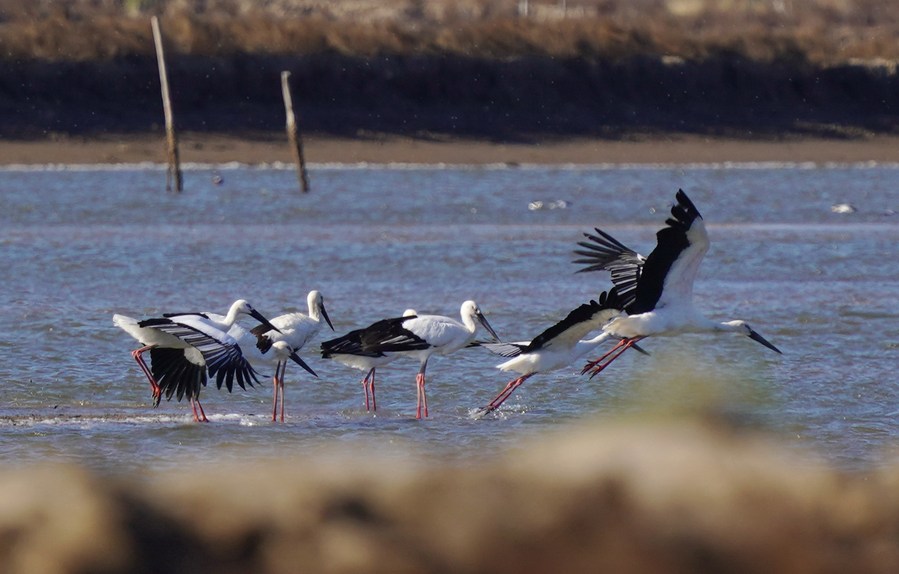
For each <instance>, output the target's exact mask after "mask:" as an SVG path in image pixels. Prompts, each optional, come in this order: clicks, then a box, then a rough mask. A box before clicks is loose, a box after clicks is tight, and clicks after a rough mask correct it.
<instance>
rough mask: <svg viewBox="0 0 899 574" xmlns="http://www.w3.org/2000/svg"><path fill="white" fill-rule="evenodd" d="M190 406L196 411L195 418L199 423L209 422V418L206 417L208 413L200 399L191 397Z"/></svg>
mask: <svg viewBox="0 0 899 574" xmlns="http://www.w3.org/2000/svg"><path fill="white" fill-rule="evenodd" d="M190 408H191V409H192V410H193V412H194V420H195V421H196V422H198V423H208V422H209V419H207V418H206V413H205V412H203V405H201V404H200V399H190Z"/></svg>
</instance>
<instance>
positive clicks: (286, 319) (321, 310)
mask: <svg viewBox="0 0 899 574" xmlns="http://www.w3.org/2000/svg"><path fill="white" fill-rule="evenodd" d="M306 305H307V307H308V313H309V314H308V315H305V314H303V313H285V314H283V315H279V316H277V317H273V318H272V319H271V321H270V325H271V326H270V327H269V326H267V325H258V326H257V327H254V328H253V329H251V330H250V331H246V330H245V329H243V328H242V327H240V326H239V325H235V326H234V327H233V328H232V330H231V332H230V334H231V335H232V336H233V337H234V338H235V339H237V340H238V342H239V343H240V346H241V347H242V348H243V349H244V354H245V355H246V356H247V359H248V360H249V361H250V363H251V364H253V365H255V366H260V365H274V367H275V375H274V377H272V383H273V389H272V393H273V395H274V396H273V398H272V403H273V405H272V421H275V420H277V412H278V404H279V402H280V404H281V422H284V374H285V370H286V368H287V358H288V357H289V356H283V354H282V356H278V354H276V353H272V352H271V350H272V346H273V344H274V343H276V342H278V341H283V342H285V343H286V344H287V345H288V346H289V347H290V348H291V349H292V351H293V353H296V352H298V351H299V350H300V349H302V348H303V347H304V346H306V344H307V343H308V342H309V341H311V340H312V339H314V338H315V337H316V336H317V335H318V333H319V332H320V331H321V329H322V326H323V325H324V323H327V324H328V327H330V328H331V330H332V331H333V330H334V326H333V325H332V324H331V318H330V317H329V316H328V311H327V310H326V309H325V302H324V297H322V294H321V293H320V292H319V291H315V290H313V291H310V292H309V294H308V295H307V296H306ZM289 358H291V360H293V361H294V362H295V363H297V364H298V365H300V366H301V367H303V369H305V370H306V371H307V372H308V373H309V374H311V375H312V376H314V377H318V375H316V374H315V371H313V370H312V368H311V367H309V365H307V364H306V363H305V362H304V361H303V360H302V359H300V358H299V357H297V358H296V359H293V357H289Z"/></svg>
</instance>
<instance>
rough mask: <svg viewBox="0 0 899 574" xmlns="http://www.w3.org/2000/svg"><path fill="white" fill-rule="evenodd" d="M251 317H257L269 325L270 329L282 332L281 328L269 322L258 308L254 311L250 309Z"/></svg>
mask: <svg viewBox="0 0 899 574" xmlns="http://www.w3.org/2000/svg"><path fill="white" fill-rule="evenodd" d="M250 317H252V318H254V319H256V320H257V321H259V322H260V323H262V324H263V325H265V326H266V327H268V328H269V329H270V330H272V331H276V332H278V333H280V332H281V330H280V329H278V328H277V327H275V326H274V325H272V324H271V323H269V322H268V319H266V318H265V317H263V316H262V313H260V312H259V311H257V310H256V309H253V310H252V311H250Z"/></svg>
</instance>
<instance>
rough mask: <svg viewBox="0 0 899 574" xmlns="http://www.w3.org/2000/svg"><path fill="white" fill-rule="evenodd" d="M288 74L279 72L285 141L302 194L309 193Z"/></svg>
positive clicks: (304, 160) (301, 141)
mask: <svg viewBox="0 0 899 574" xmlns="http://www.w3.org/2000/svg"><path fill="white" fill-rule="evenodd" d="M289 78H290V72H287V71H284V72H281V95H282V96H283V97H284V113H285V114H286V115H287V139H288V141H289V142H290V148H291V150H293V159H294V161H295V162H296V164H297V178H298V179H299V181H300V189H302V190H303V193H309V178H308V177H307V175H306V158H305V157H304V156H303V140H302V138H301V137H300V133H299V129H298V128H297V118H296V115H294V113H293V98H291V96H290V83H289V82H288V81H287V80H288V79H289Z"/></svg>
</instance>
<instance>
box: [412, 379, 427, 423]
mask: <svg viewBox="0 0 899 574" xmlns="http://www.w3.org/2000/svg"><path fill="white" fill-rule="evenodd" d="M415 384H416V385H418V404H417V405H416V407H415V418H417V419H420V418H421V413H422V408H424V415H425V418H427V416H428V395H427V394H426V393H425V375H424V373H418V374H417V375H415Z"/></svg>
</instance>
